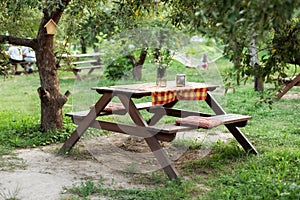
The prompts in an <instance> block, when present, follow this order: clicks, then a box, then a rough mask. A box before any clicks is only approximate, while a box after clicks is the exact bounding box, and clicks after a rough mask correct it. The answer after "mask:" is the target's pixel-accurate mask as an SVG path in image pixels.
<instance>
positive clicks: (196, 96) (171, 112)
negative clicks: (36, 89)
mask: <svg viewBox="0 0 300 200" xmlns="http://www.w3.org/2000/svg"><path fill="white" fill-rule="evenodd" d="M175 85H176V84H175V82H168V84H167V87H165V88H159V87H157V86H155V84H153V83H146V84H133V85H120V86H110V87H95V88H92V89H94V90H96V91H97V92H98V93H99V94H102V96H101V97H100V99H99V100H98V101H97V103H96V104H95V105H93V106H91V107H90V109H88V110H86V111H80V112H73V113H67V114H66V115H67V116H70V117H72V120H73V122H74V123H75V124H77V125H78V127H77V128H76V130H75V131H74V132H73V134H72V135H71V136H70V137H69V138H68V139H67V141H66V142H65V143H64V145H63V146H62V148H61V150H60V151H61V152H67V151H69V150H70V149H71V148H72V147H73V146H74V145H75V144H76V142H77V141H78V140H79V139H80V137H81V136H82V135H83V134H84V132H85V131H86V130H87V129H88V128H89V127H92V128H97V129H102V130H108V131H113V132H119V133H123V134H128V135H133V136H138V137H142V138H144V139H145V141H146V142H147V144H148V146H149V148H150V149H151V151H152V152H153V154H154V156H155V157H156V159H157V160H158V162H159V164H160V165H161V167H162V169H163V170H164V171H165V173H166V174H167V176H168V177H169V178H170V179H174V178H177V177H178V175H179V174H178V172H177V170H176V169H175V167H174V166H173V165H172V162H171V160H170V159H169V157H168V156H167V155H166V153H165V152H164V150H163V148H162V146H161V144H160V142H159V141H167V142H170V141H172V140H174V139H175V137H176V134H177V133H178V132H180V131H189V130H194V129H198V128H205V129H208V128H214V127H217V126H219V125H225V126H226V128H227V129H228V130H229V132H230V133H232V135H233V136H234V137H235V138H236V140H237V141H238V142H239V143H240V144H241V146H242V147H243V148H244V150H245V151H246V152H249V153H252V154H258V152H257V151H256V149H255V148H254V146H253V145H252V144H251V143H250V142H249V141H248V139H247V138H246V137H245V136H244V134H243V133H242V132H241V131H240V129H239V128H238V127H244V126H246V124H247V121H248V120H250V119H251V116H247V115H239V114H227V113H226V112H225V111H224V110H223V109H222V107H221V106H220V105H219V104H218V103H217V101H216V100H215V99H214V98H213V97H212V95H211V94H210V92H209V91H213V90H215V89H216V88H217V86H213V85H205V84H202V83H191V82H189V83H187V84H186V85H185V86H184V87H176V86H175ZM146 96H152V102H144V103H134V101H133V99H139V98H142V97H146ZM114 97H117V98H118V99H119V100H120V101H121V103H114V102H112V101H111V100H112V99H113V98H114ZM162 99H163V101H162ZM179 100H205V102H206V103H207V104H208V106H209V107H210V108H211V109H212V111H213V112H214V113H215V114H205V113H200V112H195V111H188V110H182V109H176V108H174V106H175V104H176V103H177V102H178V101H179ZM140 110H147V111H148V112H150V113H153V115H152V117H151V118H150V119H148V120H147V121H146V120H145V119H144V117H143V115H142V114H141V113H140ZM111 114H117V115H118V114H122V115H124V114H129V116H130V118H131V120H132V121H133V122H134V124H124V123H120V122H115V121H113V122H112V121H107V120H105V119H102V116H103V115H111ZM164 116H171V117H175V119H176V120H175V122H172V123H166V124H165V123H163V124H159V123H158V122H159V121H160V120H161V119H162V118H163V117H164Z"/></svg>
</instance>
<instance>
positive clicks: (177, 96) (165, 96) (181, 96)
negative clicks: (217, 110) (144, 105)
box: [152, 87, 208, 105]
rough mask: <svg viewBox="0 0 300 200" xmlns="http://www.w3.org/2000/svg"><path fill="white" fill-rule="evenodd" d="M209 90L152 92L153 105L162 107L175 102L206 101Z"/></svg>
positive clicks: (192, 89) (184, 89)
mask: <svg viewBox="0 0 300 200" xmlns="http://www.w3.org/2000/svg"><path fill="white" fill-rule="evenodd" d="M207 90H208V89H207V88H206V87H204V88H183V89H175V90H170V89H169V90H168V89H166V90H160V91H153V92H152V105H161V104H166V103H170V102H172V101H175V100H205V99H206V95H207Z"/></svg>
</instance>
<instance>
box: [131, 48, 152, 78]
mask: <svg viewBox="0 0 300 200" xmlns="http://www.w3.org/2000/svg"><path fill="white" fill-rule="evenodd" d="M147 51H148V48H144V49H142V50H141V53H140V57H139V60H138V61H136V59H135V57H134V56H133V55H128V56H127V58H128V59H130V62H131V64H132V76H133V78H134V79H135V80H137V81H140V80H142V69H143V65H144V63H145V60H146V57H147Z"/></svg>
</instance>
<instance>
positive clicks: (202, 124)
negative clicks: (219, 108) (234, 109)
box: [176, 114, 252, 129]
mask: <svg viewBox="0 0 300 200" xmlns="http://www.w3.org/2000/svg"><path fill="white" fill-rule="evenodd" d="M251 118H252V117H251V116H247V115H239V114H224V115H215V116H210V117H203V116H188V117H184V118H180V119H177V120H176V124H177V125H187V126H193V127H198V128H205V129H210V128H214V127H217V126H219V125H222V124H235V126H238V127H244V126H246V124H247V121H248V120H250V119H251Z"/></svg>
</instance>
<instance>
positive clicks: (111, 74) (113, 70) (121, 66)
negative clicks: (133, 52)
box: [104, 57, 132, 81]
mask: <svg viewBox="0 0 300 200" xmlns="http://www.w3.org/2000/svg"><path fill="white" fill-rule="evenodd" d="M131 69H132V65H131V63H130V60H129V59H128V58H126V57H120V58H117V59H116V60H114V61H113V62H112V63H111V64H109V65H108V66H107V67H106V69H105V71H104V74H105V77H106V78H108V79H110V80H114V81H116V80H119V79H121V78H122V77H124V78H128V77H129V72H130V70H131Z"/></svg>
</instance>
